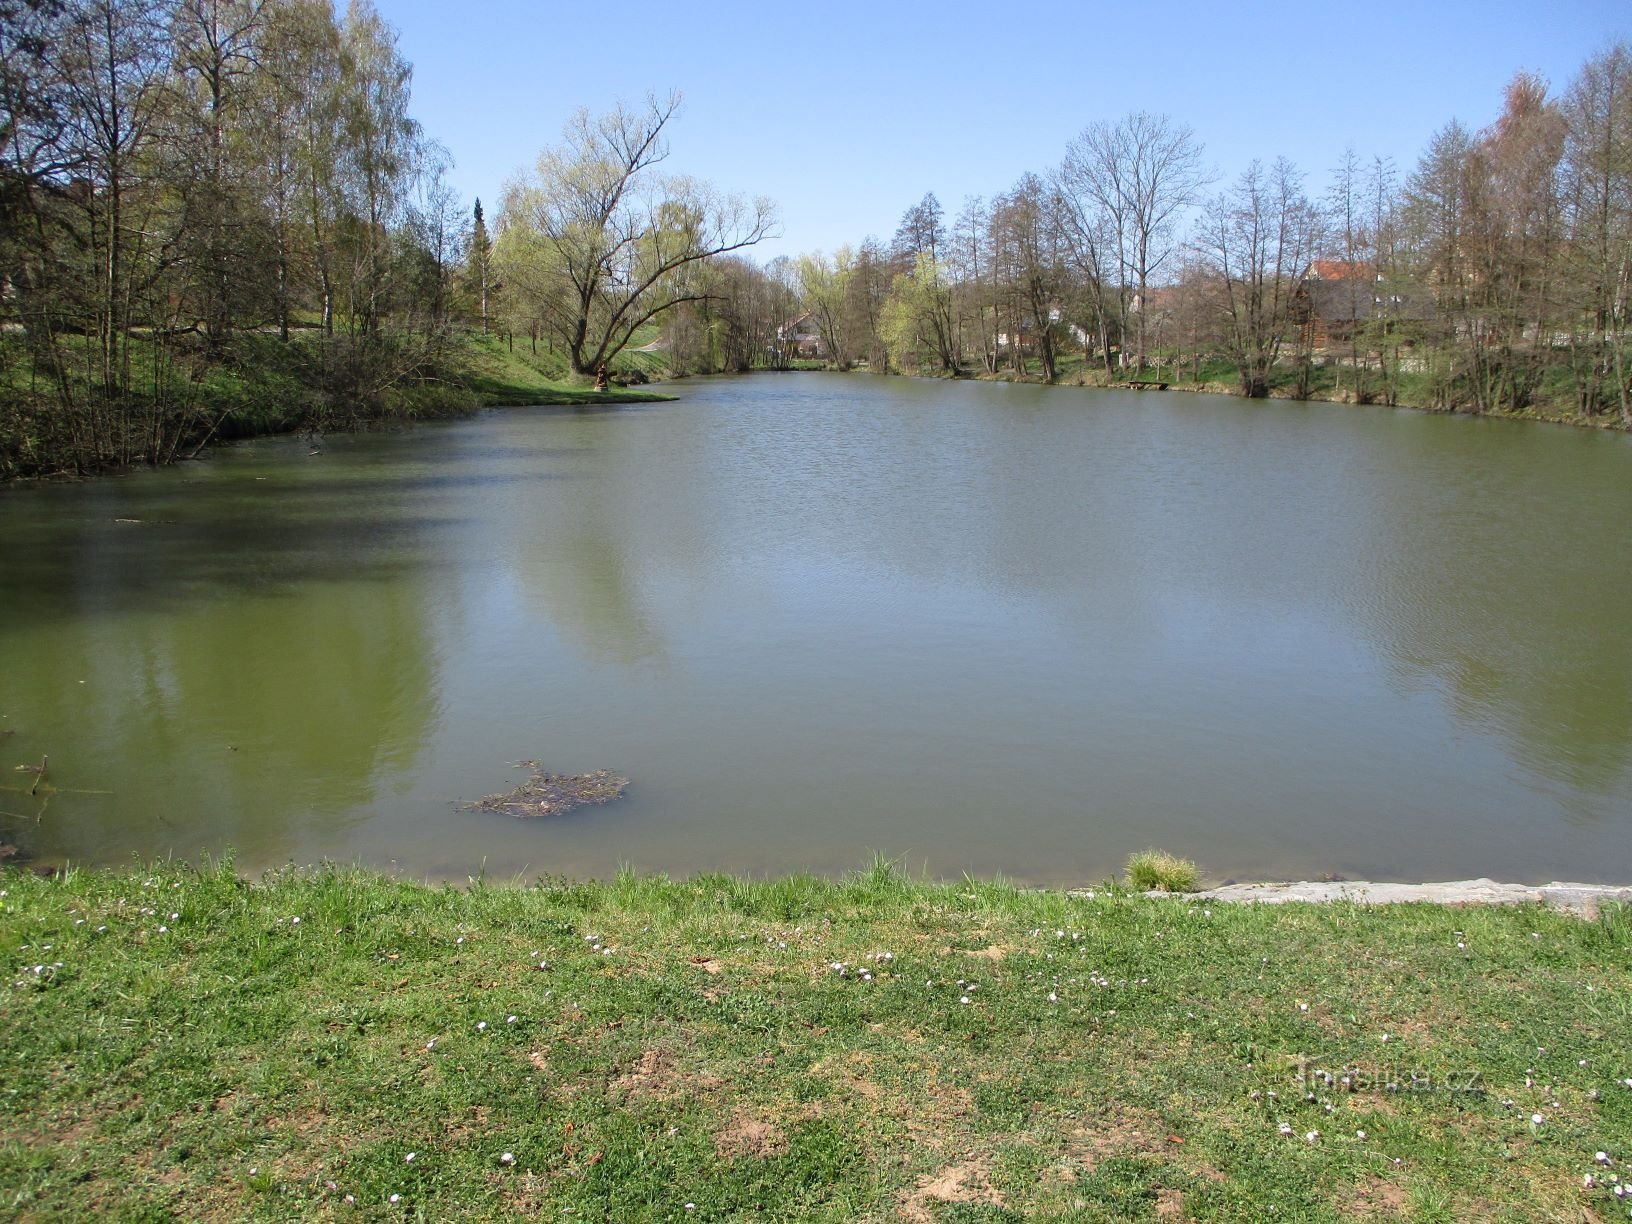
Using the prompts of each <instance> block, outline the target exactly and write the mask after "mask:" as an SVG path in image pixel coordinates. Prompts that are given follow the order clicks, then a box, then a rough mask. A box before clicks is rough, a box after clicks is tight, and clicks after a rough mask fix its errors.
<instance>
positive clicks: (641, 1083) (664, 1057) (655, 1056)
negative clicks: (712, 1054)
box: [612, 1046, 723, 1097]
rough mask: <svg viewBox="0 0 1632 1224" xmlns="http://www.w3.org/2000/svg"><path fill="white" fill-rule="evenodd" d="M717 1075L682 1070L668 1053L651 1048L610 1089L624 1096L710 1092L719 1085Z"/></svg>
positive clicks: (720, 1082)
mask: <svg viewBox="0 0 1632 1224" xmlns="http://www.w3.org/2000/svg"><path fill="white" fill-rule="evenodd" d="M722 1083H723V1081H721V1080H720V1079H719V1078H717V1077H716V1076H712V1075H698V1074H694V1073H692V1072H688V1071H683V1070H681V1068H680V1065H679V1061H678V1060H677V1059H676V1058H675V1056H674V1055H673V1054H671V1053H670V1052H669V1051H668V1050H663V1049H658V1048H657V1047H655V1046H654V1047H653V1048H652V1049H650V1050H647V1051H645V1052H644V1053H643V1054H641V1056H640V1057H639V1058H637V1059H636V1060H635V1063H634V1066H632V1067H631V1068H630V1069H629V1070H628V1071H626V1072H625V1073H624V1074H622V1075H620V1076H618V1077H617V1078H616V1079H615V1080H613V1081H612V1090H613V1091H614V1092H617V1093H622V1094H623V1095H626V1096H648V1097H671V1096H678V1095H679V1094H681V1093H694V1092H712V1091H713V1090H715V1089H717V1088H719V1087H721V1086H722Z"/></svg>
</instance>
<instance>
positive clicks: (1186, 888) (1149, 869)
mask: <svg viewBox="0 0 1632 1224" xmlns="http://www.w3.org/2000/svg"><path fill="white" fill-rule="evenodd" d="M1200 880H1201V872H1200V871H1198V870H1197V869H1196V865H1195V864H1194V863H1192V862H1191V861H1190V860H1189V859H1181V858H1175V857H1174V856H1173V855H1171V854H1169V853H1167V851H1165V850H1141V851H1140V852H1139V853H1138V854H1133V855H1129V856H1128V886H1129V887H1130V888H1136V889H1138V890H1139V891H1140V892H1151V891H1157V892H1195V891H1196V887H1197V885H1198V884H1199V882H1200Z"/></svg>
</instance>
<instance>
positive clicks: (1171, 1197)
mask: <svg viewBox="0 0 1632 1224" xmlns="http://www.w3.org/2000/svg"><path fill="white" fill-rule="evenodd" d="M1156 1218H1157V1219H1158V1220H1182V1219H1184V1195H1183V1194H1182V1193H1181V1192H1179V1191H1178V1190H1173V1189H1169V1188H1167V1187H1163V1188H1162V1189H1160V1190H1158V1191H1156Z"/></svg>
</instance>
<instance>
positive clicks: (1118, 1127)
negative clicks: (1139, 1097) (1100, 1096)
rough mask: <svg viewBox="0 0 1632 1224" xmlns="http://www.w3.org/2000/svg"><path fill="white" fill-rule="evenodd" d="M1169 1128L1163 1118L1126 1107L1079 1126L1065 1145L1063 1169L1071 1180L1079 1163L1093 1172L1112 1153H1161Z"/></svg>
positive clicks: (1130, 1154) (1128, 1154) (1119, 1154)
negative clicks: (1111, 1116) (1116, 1112)
mask: <svg viewBox="0 0 1632 1224" xmlns="http://www.w3.org/2000/svg"><path fill="white" fill-rule="evenodd" d="M1166 1135H1167V1129H1166V1127H1164V1126H1163V1125H1162V1121H1161V1119H1160V1118H1158V1117H1156V1116H1155V1115H1154V1114H1151V1113H1147V1112H1145V1111H1143V1110H1124V1111H1122V1112H1121V1113H1120V1114H1118V1115H1117V1116H1116V1117H1114V1118H1106V1119H1104V1120H1102V1121H1101V1122H1099V1123H1098V1124H1097V1125H1093V1126H1083V1127H1078V1128H1077V1129H1076V1130H1073V1131H1072V1132H1071V1136H1070V1139H1069V1141H1068V1142H1067V1143H1066V1145H1065V1152H1064V1160H1065V1167H1064V1172H1065V1174H1066V1176H1067V1179H1068V1180H1069V1179H1070V1178H1071V1177H1072V1176H1074V1174H1075V1172H1076V1166H1080V1167H1081V1169H1082V1171H1083V1172H1084V1173H1090V1174H1091V1173H1093V1171H1094V1170H1095V1169H1096V1168H1098V1167H1099V1163H1100V1161H1102V1160H1108V1159H1110V1158H1111V1157H1113V1156H1139V1155H1153V1154H1160V1153H1162V1152H1163V1151H1164V1150H1165V1149H1166V1147H1167V1144H1166V1142H1165V1139H1166Z"/></svg>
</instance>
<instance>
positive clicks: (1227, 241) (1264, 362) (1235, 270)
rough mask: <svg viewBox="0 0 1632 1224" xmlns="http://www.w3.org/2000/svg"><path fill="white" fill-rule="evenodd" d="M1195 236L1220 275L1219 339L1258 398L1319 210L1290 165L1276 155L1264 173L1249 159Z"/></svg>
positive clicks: (1303, 271)
mask: <svg viewBox="0 0 1632 1224" xmlns="http://www.w3.org/2000/svg"><path fill="white" fill-rule="evenodd" d="M1200 233H1201V245H1202V246H1203V248H1204V249H1205V251H1206V253H1207V255H1208V257H1209V260H1210V262H1211V263H1212V265H1213V268H1214V271H1215V273H1216V275H1217V276H1218V277H1219V278H1220V287H1221V290H1222V296H1223V307H1224V321H1225V325H1226V326H1225V337H1226V341H1227V344H1228V347H1229V349H1230V355H1231V357H1232V358H1233V360H1234V361H1235V364H1236V369H1237V371H1238V373H1239V375H1240V381H1241V394H1242V395H1245V396H1248V397H1249V398H1253V399H1263V398H1264V397H1265V396H1267V395H1268V394H1269V378H1270V371H1271V369H1272V368H1273V367H1274V365H1275V363H1276V361H1277V360H1278V359H1279V357H1280V353H1281V348H1282V345H1283V344H1284V343H1285V342H1286V339H1287V336H1288V334H1289V332H1290V330H1291V329H1292V327H1293V322H1294V320H1293V303H1294V301H1295V299H1296V295H1297V292H1298V289H1299V287H1300V285H1301V284H1302V282H1303V280H1304V278H1305V277H1306V276H1307V275H1308V274H1309V265H1310V262H1311V261H1312V260H1313V259H1314V253H1315V250H1316V248H1317V244H1318V243H1319V240H1320V214H1319V210H1318V209H1316V208H1315V206H1314V205H1313V204H1311V203H1310V202H1309V200H1308V199H1307V198H1306V197H1305V196H1304V194H1303V188H1302V181H1301V176H1300V175H1299V174H1298V172H1297V170H1296V168H1294V167H1293V165H1292V163H1290V162H1289V161H1287V160H1286V159H1285V158H1278V159H1277V160H1276V162H1275V164H1274V166H1272V167H1271V168H1270V169H1269V170H1267V171H1266V170H1265V169H1264V167H1263V165H1262V163H1260V162H1256V161H1255V162H1253V163H1252V165H1251V166H1249V167H1247V169H1246V171H1245V172H1243V173H1242V175H1241V177H1240V179H1238V180H1237V182H1236V184H1235V186H1234V187H1233V188H1231V189H1230V191H1229V192H1227V193H1225V194H1224V195H1221V196H1219V197H1218V198H1217V199H1215V200H1214V201H1213V202H1212V204H1211V205H1210V206H1209V208H1208V210H1207V214H1206V217H1205V218H1204V220H1203V222H1202V225H1201V231H1200Z"/></svg>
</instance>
